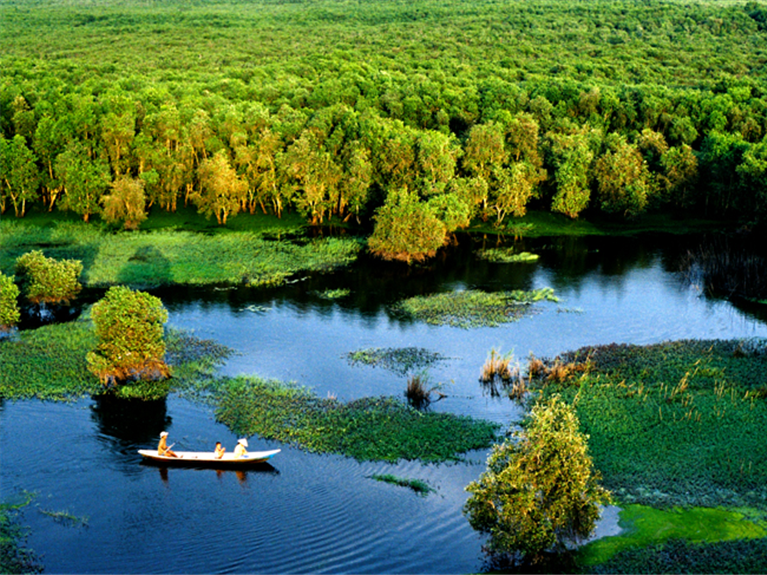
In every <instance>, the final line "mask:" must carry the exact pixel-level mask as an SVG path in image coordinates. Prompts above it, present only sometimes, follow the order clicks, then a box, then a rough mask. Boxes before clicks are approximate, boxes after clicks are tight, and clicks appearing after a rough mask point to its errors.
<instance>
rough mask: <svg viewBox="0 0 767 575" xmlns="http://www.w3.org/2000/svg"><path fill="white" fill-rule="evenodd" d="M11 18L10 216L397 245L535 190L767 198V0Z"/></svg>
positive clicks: (733, 204)
mask: <svg viewBox="0 0 767 575" xmlns="http://www.w3.org/2000/svg"><path fill="white" fill-rule="evenodd" d="M0 22H2V26H0V45H1V46H2V52H1V54H0V210H1V211H2V212H3V213H5V214H6V215H10V214H13V215H15V216H16V217H23V216H24V215H25V213H27V212H28V211H29V210H30V209H36V210H41V211H42V210H69V211H72V212H74V213H76V214H78V215H79V216H81V217H82V218H83V219H85V220H86V221H88V219H89V218H90V217H91V216H94V215H98V216H100V217H101V218H103V219H105V220H106V221H110V222H119V223H120V224H121V225H123V224H124V225H125V227H127V228H135V227H137V226H138V225H139V224H140V223H141V221H142V220H143V219H144V218H146V214H147V212H148V211H149V210H150V209H162V210H170V211H173V210H176V209H177V207H178V206H179V205H183V204H193V205H195V206H197V208H198V209H199V210H200V211H201V212H202V213H205V214H207V215H209V216H210V217H215V218H216V219H217V221H218V222H219V223H221V224H225V223H226V222H227V219H228V218H230V217H232V216H234V215H236V214H238V213H242V212H245V213H247V212H250V213H255V212H257V211H262V212H270V213H275V214H277V215H280V214H282V213H283V211H285V210H296V211H298V212H299V213H300V214H302V215H303V216H304V217H305V218H306V219H307V220H308V221H311V222H315V223H321V222H325V221H328V220H329V219H330V218H335V219H340V220H347V221H350V220H351V221H357V222H360V223H362V224H364V225H369V226H370V229H373V233H372V236H371V238H370V246H371V248H372V249H373V250H374V251H377V252H378V253H380V254H381V255H384V256H390V257H397V254H398V253H399V252H400V250H401V249H402V246H399V245H398V242H402V241H404V242H405V243H409V244H413V243H418V244H419V246H420V247H419V249H420V250H422V252H423V253H428V252H429V251H431V250H433V249H434V248H436V247H439V245H441V243H442V242H443V241H444V239H445V237H446V235H447V234H449V233H450V232H451V231H453V230H456V229H458V228H460V227H463V226H465V225H467V224H468V222H469V221H471V220H472V219H473V218H482V219H484V220H487V221H488V222H492V223H494V224H496V225H498V226H499V227H503V226H505V225H506V224H507V223H508V222H509V221H510V219H511V218H513V217H515V216H520V215H523V214H525V212H526V211H527V210H528V209H543V210H551V211H553V212H557V213H562V214H565V215H567V216H569V217H571V218H577V217H579V216H583V215H588V214H590V213H591V214H604V215H605V216H607V217H612V218H616V219H618V220H620V219H622V218H630V219H631V218H637V217H639V216H641V214H643V213H645V212H647V211H659V210H660V211H669V212H674V213H678V212H683V213H686V214H704V215H708V216H716V217H722V216H724V217H735V218H740V219H743V220H747V221H753V220H754V219H755V218H763V217H764V216H765V215H767V4H760V3H755V2H748V3H742V2H728V1H717V2H714V1H690V2H682V1H674V0H671V1H661V0H645V1H624V0H532V1H525V2H522V1H519V0H485V1H467V0H440V1H439V2H437V1H434V0H359V1H353V0H296V1H268V0H229V1H226V0H164V1H162V2H160V1H155V0H66V1H65V0H34V1H33V0H2V2H0ZM403 221H404V222H409V224H408V225H409V226H411V227H412V226H413V225H415V226H416V227H417V229H418V230H419V234H418V237H414V236H413V235H412V234H410V236H408V235H407V233H405V232H403V230H402V229H401V228H402V225H403V223H402V222H403ZM373 226H375V228H373ZM406 227H407V226H406Z"/></svg>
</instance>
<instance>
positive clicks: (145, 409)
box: [91, 394, 172, 449]
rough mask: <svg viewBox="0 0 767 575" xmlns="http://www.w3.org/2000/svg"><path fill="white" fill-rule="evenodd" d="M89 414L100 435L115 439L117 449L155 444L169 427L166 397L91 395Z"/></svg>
mask: <svg viewBox="0 0 767 575" xmlns="http://www.w3.org/2000/svg"><path fill="white" fill-rule="evenodd" d="M93 399H94V404H93V405H92V406H91V417H92V419H93V420H94V421H95V422H96V424H97V425H98V429H99V432H100V434H101V436H102V437H108V438H112V439H113V440H116V443H117V444H118V445H117V447H119V448H120V449H125V448H132V447H133V446H135V445H145V444H153V445H154V444H156V443H157V441H158V440H159V439H158V438H159V437H160V432H162V431H163V430H165V429H167V428H168V427H170V424H171V421H172V419H171V417H170V416H169V415H168V407H167V400H166V399H158V400H154V401H142V400H139V399H123V398H120V397H115V396H114V395H111V394H104V395H99V396H95V397H94V398H93Z"/></svg>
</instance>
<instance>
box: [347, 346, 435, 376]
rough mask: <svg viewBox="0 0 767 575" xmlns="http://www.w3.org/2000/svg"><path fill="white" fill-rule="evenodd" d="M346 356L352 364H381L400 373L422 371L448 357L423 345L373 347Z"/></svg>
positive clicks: (373, 365) (372, 365)
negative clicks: (422, 346)
mask: <svg viewBox="0 0 767 575" xmlns="http://www.w3.org/2000/svg"><path fill="white" fill-rule="evenodd" d="M346 358H347V360H348V361H349V363H350V364H351V365H356V364H362V365H369V366H371V367H376V366H380V367H383V368H385V369H388V370H389V371H393V372H394V373H397V374H399V375H407V374H408V373H412V372H414V371H421V370H424V369H426V368H427V367H430V366H432V365H434V364H436V363H439V362H441V361H445V360H446V359H447V358H445V357H444V356H443V355H441V354H439V353H436V352H433V351H429V350H428V349H424V348H421V347H394V348H392V347H386V348H381V347H372V348H366V349H360V350H357V351H352V352H349V353H348V354H347V356H346Z"/></svg>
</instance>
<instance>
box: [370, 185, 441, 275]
mask: <svg viewBox="0 0 767 575" xmlns="http://www.w3.org/2000/svg"><path fill="white" fill-rule="evenodd" d="M375 220H376V225H375V229H374V230H373V234H372V235H371V236H370V238H369V239H368V247H369V248H370V251H371V252H373V253H374V254H375V255H377V256H379V257H382V258H384V259H389V260H402V261H405V262H407V263H410V262H411V261H423V260H425V259H427V258H429V257H432V256H434V254H435V253H436V252H437V250H438V249H439V248H441V247H442V246H443V245H444V244H445V242H446V241H447V228H446V227H445V224H444V223H443V222H442V221H441V220H440V219H439V218H438V217H437V214H436V213H435V210H433V209H432V208H431V207H430V206H429V204H427V203H426V202H424V201H422V200H420V199H419V198H418V195H417V194H416V193H415V192H409V191H408V190H407V189H400V190H392V191H390V192H389V194H388V195H387V196H386V202H385V203H384V205H383V206H382V207H381V208H380V209H379V210H378V211H377V212H376V216H375Z"/></svg>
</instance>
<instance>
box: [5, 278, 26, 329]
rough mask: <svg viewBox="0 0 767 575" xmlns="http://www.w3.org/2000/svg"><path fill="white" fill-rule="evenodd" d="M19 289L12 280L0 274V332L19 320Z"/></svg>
mask: <svg viewBox="0 0 767 575" xmlns="http://www.w3.org/2000/svg"><path fill="white" fill-rule="evenodd" d="M18 298H19V288H18V287H17V286H16V284H15V283H14V282H13V278H12V277H9V276H7V275H5V274H3V273H1V272H0V332H3V331H7V330H9V329H10V328H12V327H13V326H15V325H16V324H17V323H19V319H20V318H21V314H20V312H19V304H18Z"/></svg>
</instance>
